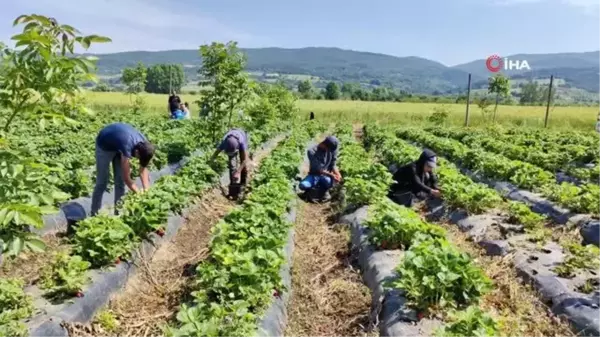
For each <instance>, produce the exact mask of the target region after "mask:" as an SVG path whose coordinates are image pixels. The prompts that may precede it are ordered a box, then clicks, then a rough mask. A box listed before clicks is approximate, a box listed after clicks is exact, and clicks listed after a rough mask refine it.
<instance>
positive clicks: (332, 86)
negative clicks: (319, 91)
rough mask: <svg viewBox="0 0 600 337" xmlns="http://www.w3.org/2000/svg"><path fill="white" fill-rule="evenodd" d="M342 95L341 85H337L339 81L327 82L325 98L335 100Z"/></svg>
mask: <svg viewBox="0 0 600 337" xmlns="http://www.w3.org/2000/svg"><path fill="white" fill-rule="evenodd" d="M340 96H341V94H340V87H339V86H338V85H337V83H335V82H329V83H327V86H326V87H325V98H326V99H329V100H335V99H339V98H340Z"/></svg>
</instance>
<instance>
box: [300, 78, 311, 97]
mask: <svg viewBox="0 0 600 337" xmlns="http://www.w3.org/2000/svg"><path fill="white" fill-rule="evenodd" d="M314 91H315V88H314V87H313V84H312V82H311V81H310V80H304V81H300V82H298V92H299V93H300V97H302V98H304V99H311V98H313V96H314V94H315V92H314Z"/></svg>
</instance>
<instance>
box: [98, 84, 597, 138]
mask: <svg viewBox="0 0 600 337" xmlns="http://www.w3.org/2000/svg"><path fill="white" fill-rule="evenodd" d="M87 95H88V99H89V103H90V104H92V105H94V106H97V105H100V106H107V105H110V106H111V107H112V108H115V107H123V108H125V107H127V106H129V104H130V99H129V96H128V95H125V94H123V93H117V92H109V93H103V92H89V93H88V94H87ZM143 95H144V97H145V98H146V102H147V104H148V107H149V108H150V109H153V110H161V109H165V110H166V105H167V95H157V94H143ZM181 98H182V99H183V100H184V101H186V102H189V103H190V105H191V106H192V110H194V111H195V110H198V108H197V106H195V105H194V104H193V103H192V102H193V101H195V100H197V99H198V96H192V95H181ZM298 106H299V108H300V111H301V113H305V114H307V117H308V114H309V113H310V111H314V112H315V116H316V118H317V119H319V120H323V121H327V122H329V121H335V122H339V121H363V122H366V121H375V120H377V121H384V122H410V123H418V122H421V121H424V120H426V118H427V117H428V116H430V115H431V113H432V112H433V111H434V108H436V107H441V106H442V104H435V103H395V102H362V101H317V100H301V101H299V102H298ZM443 106H444V107H445V108H446V109H447V111H448V112H449V117H448V122H449V123H450V124H454V125H461V124H462V123H463V122H464V119H465V105H464V104H445V105H443ZM489 109H490V111H491V110H493V106H492V107H490V108H489ZM545 112H546V108H545V107H542V106H535V107H531V106H516V105H515V106H499V107H498V113H497V118H496V119H497V122H498V123H502V124H513V125H519V126H530V127H543V125H544V115H545ZM597 114H598V108H597V107H551V108H550V118H549V126H550V127H551V128H561V129H573V128H575V129H582V130H589V131H591V130H593V129H594V127H595V122H596V118H597ZM490 116H491V115H490ZM490 118H491V117H490ZM484 122H485V119H484V118H483V115H482V113H481V110H480V109H479V108H478V107H477V105H475V104H471V107H470V124H471V125H482V124H485V123H484Z"/></svg>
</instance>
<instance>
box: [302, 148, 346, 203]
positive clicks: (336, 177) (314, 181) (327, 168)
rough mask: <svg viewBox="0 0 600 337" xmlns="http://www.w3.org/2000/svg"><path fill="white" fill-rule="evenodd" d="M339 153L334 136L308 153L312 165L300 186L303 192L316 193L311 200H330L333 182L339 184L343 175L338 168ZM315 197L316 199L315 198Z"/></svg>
mask: <svg viewBox="0 0 600 337" xmlns="http://www.w3.org/2000/svg"><path fill="white" fill-rule="evenodd" d="M338 153H339V141H338V139H337V138H336V137H334V136H327V137H326V138H325V140H323V141H322V142H321V143H319V144H317V145H315V146H313V147H311V148H310V149H308V151H307V156H308V161H309V164H310V167H309V170H308V176H306V178H304V179H302V181H301V182H300V185H299V186H298V187H299V188H300V190H302V191H305V192H306V191H314V192H315V193H314V195H313V196H311V197H310V198H309V199H320V200H322V201H326V200H328V199H329V198H330V196H329V193H328V191H329V189H330V188H331V187H332V186H333V182H334V181H335V182H339V181H340V180H341V179H342V175H341V174H340V171H339V170H338V168H337V166H336V162H337V157H338ZM313 197H314V198H313Z"/></svg>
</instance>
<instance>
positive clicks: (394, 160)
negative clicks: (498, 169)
mask: <svg viewBox="0 0 600 337" xmlns="http://www.w3.org/2000/svg"><path fill="white" fill-rule="evenodd" d="M366 130H367V131H366V132H365V134H366V135H365V142H366V144H367V145H368V146H369V147H371V148H373V149H374V150H375V151H376V153H377V157H378V158H379V160H380V162H382V163H384V164H386V165H390V166H391V164H394V165H404V164H408V163H409V162H411V161H414V160H415V159H416V158H418V156H419V154H420V152H421V150H420V149H419V148H417V147H416V146H414V145H411V144H410V143H408V142H406V141H403V140H401V139H398V138H397V137H395V135H394V132H393V131H392V130H391V129H387V130H386V129H383V128H379V127H376V126H369V127H368V128H366ZM438 164H439V166H438V169H437V170H436V172H437V174H438V175H439V180H440V185H441V189H442V191H443V202H444V206H445V209H443V208H442V209H440V208H439V207H436V206H437V205H436V203H434V202H432V203H428V206H429V208H430V213H429V216H431V218H435V219H440V218H442V219H447V220H450V221H451V222H454V223H455V224H457V225H458V227H459V228H460V229H461V230H462V231H464V232H467V233H468V235H469V237H470V238H471V240H473V241H474V242H476V243H477V244H478V245H479V246H481V247H482V248H483V249H485V250H486V253H487V254H488V255H506V254H508V253H509V252H514V253H515V254H514V256H515V260H514V263H515V266H516V268H517V271H518V273H519V275H521V276H522V277H523V278H524V281H526V282H531V283H533V284H534V286H535V287H536V288H537V289H538V290H540V292H541V294H542V299H543V300H544V301H546V302H547V303H549V304H551V305H552V311H553V312H554V313H555V314H557V315H564V316H565V317H566V318H567V319H568V320H569V321H570V323H571V324H572V325H573V326H574V327H575V330H576V331H577V332H580V333H583V334H590V333H591V334H594V333H597V332H598V329H599V328H598V326H599V325H598V321H597V320H594V319H593V317H596V316H598V314H599V311H598V309H597V306H596V308H594V305H593V303H594V302H595V301H597V300H595V296H597V295H595V294H594V295H592V293H594V292H595V293H596V294H600V292H599V290H600V289H599V288H598V276H597V275H596V274H595V271H596V270H597V269H598V268H600V250H599V249H598V247H597V246H594V245H592V244H588V245H582V244H580V243H579V242H576V241H574V237H575V236H574V235H573V234H572V233H569V232H568V231H566V230H565V228H564V227H561V228H557V229H555V233H553V231H552V229H551V228H550V227H549V226H548V225H549V224H548V222H549V221H548V219H546V218H545V217H543V216H540V215H538V214H535V213H533V212H532V211H531V210H530V209H529V207H527V205H525V204H523V203H520V202H508V203H507V202H505V201H503V200H502V198H501V197H500V196H499V195H498V194H497V192H496V191H495V190H493V189H490V188H487V187H486V186H485V185H482V184H478V183H474V182H473V181H472V180H471V179H469V178H468V177H466V176H464V175H462V174H461V173H460V171H459V170H458V169H457V168H456V167H455V166H454V165H453V164H452V163H449V162H448V161H446V160H443V159H440V160H439V161H438ZM553 234H554V235H553ZM582 234H583V233H582ZM553 236H554V237H553ZM596 238H597V234H596ZM550 239H554V241H555V242H547V241H550ZM533 243H536V244H533ZM597 244H598V243H597V242H596V245H597ZM584 293H585V294H584Z"/></svg>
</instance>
